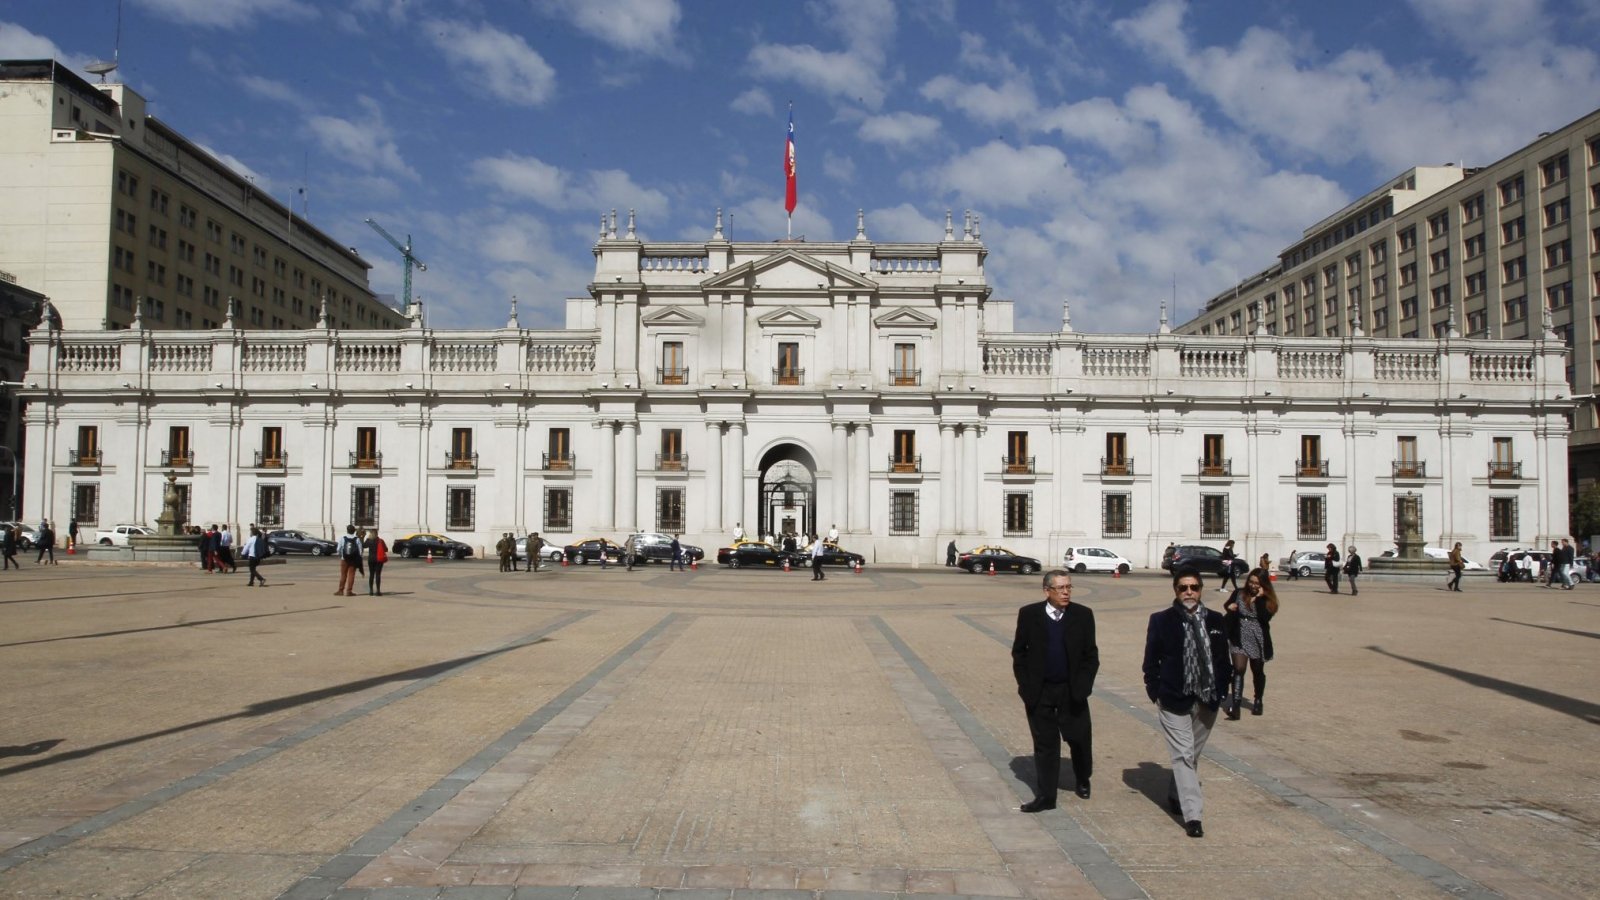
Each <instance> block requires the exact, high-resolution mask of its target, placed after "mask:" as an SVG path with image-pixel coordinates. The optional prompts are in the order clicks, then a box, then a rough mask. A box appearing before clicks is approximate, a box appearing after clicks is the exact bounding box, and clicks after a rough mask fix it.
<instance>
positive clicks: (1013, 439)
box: [1005, 431, 1033, 473]
mask: <svg viewBox="0 0 1600 900" xmlns="http://www.w3.org/2000/svg"><path fill="white" fill-rule="evenodd" d="M1005 470H1006V471H1007V472H1011V473H1018V472H1032V471H1033V457H1031V456H1029V455H1028V433H1027V432H1026V431H1008V432H1006V458H1005Z"/></svg>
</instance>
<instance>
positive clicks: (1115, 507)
mask: <svg viewBox="0 0 1600 900" xmlns="http://www.w3.org/2000/svg"><path fill="white" fill-rule="evenodd" d="M1100 536H1101V537H1105V538H1125V537H1133V495H1132V494H1131V493H1126V492H1123V491H1107V492H1105V493H1103V494H1101V495H1100Z"/></svg>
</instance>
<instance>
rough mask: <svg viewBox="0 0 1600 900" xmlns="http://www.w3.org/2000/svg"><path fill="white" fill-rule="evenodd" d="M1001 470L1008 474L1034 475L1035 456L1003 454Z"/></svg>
mask: <svg viewBox="0 0 1600 900" xmlns="http://www.w3.org/2000/svg"><path fill="white" fill-rule="evenodd" d="M1000 471H1001V472H1002V473H1003V474H1006V475H1032V474H1033V457H1031V456H1002V457H1000Z"/></svg>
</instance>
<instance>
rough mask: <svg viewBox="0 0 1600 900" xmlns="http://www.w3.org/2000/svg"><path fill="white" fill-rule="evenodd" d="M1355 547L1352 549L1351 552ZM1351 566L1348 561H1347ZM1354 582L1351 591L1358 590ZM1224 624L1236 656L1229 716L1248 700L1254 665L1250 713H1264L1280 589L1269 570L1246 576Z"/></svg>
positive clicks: (1226, 607)
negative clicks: (1246, 690)
mask: <svg viewBox="0 0 1600 900" xmlns="http://www.w3.org/2000/svg"><path fill="white" fill-rule="evenodd" d="M1354 553H1355V550H1354V549H1353V548H1352V550H1351V554H1352V555H1354ZM1347 565H1348V564H1347ZM1353 588H1354V585H1353V584H1352V590H1351V591H1350V593H1351V594H1354V593H1355V590H1354V589H1353ZM1222 608H1223V610H1224V613H1225V614H1224V615H1223V617H1222V622H1223V627H1224V628H1225V629H1226V630H1227V633H1228V653H1229V655H1231V656H1232V657H1233V690H1231V691H1229V692H1228V718H1230V719H1237V718H1239V706H1240V704H1242V703H1243V702H1244V670H1245V666H1246V664H1248V665H1249V667H1250V678H1251V681H1252V682H1253V686H1254V688H1255V700H1254V702H1252V703H1251V704H1250V715H1252V716H1259V715H1261V698H1262V696H1263V695H1265V694H1266V692H1267V669H1266V666H1267V660H1269V659H1271V658H1272V629H1271V627H1270V626H1269V625H1268V623H1269V622H1271V621H1272V617H1273V616H1275V615H1277V614H1278V592H1277V591H1276V590H1275V589H1274V588H1273V587H1272V578H1271V577H1270V575H1269V574H1268V572H1267V571H1266V570H1265V569H1256V570H1255V571H1253V572H1251V573H1250V574H1249V575H1247V576H1245V579H1244V587H1243V588H1240V589H1239V590H1237V591H1234V592H1233V596H1231V597H1229V598H1228V602H1227V603H1225V604H1223V606H1222Z"/></svg>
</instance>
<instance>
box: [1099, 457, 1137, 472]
mask: <svg viewBox="0 0 1600 900" xmlns="http://www.w3.org/2000/svg"><path fill="white" fill-rule="evenodd" d="M1100 474H1101V475H1120V476H1128V475H1132V474H1133V457H1131V456H1114V457H1106V456H1102V457H1100Z"/></svg>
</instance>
